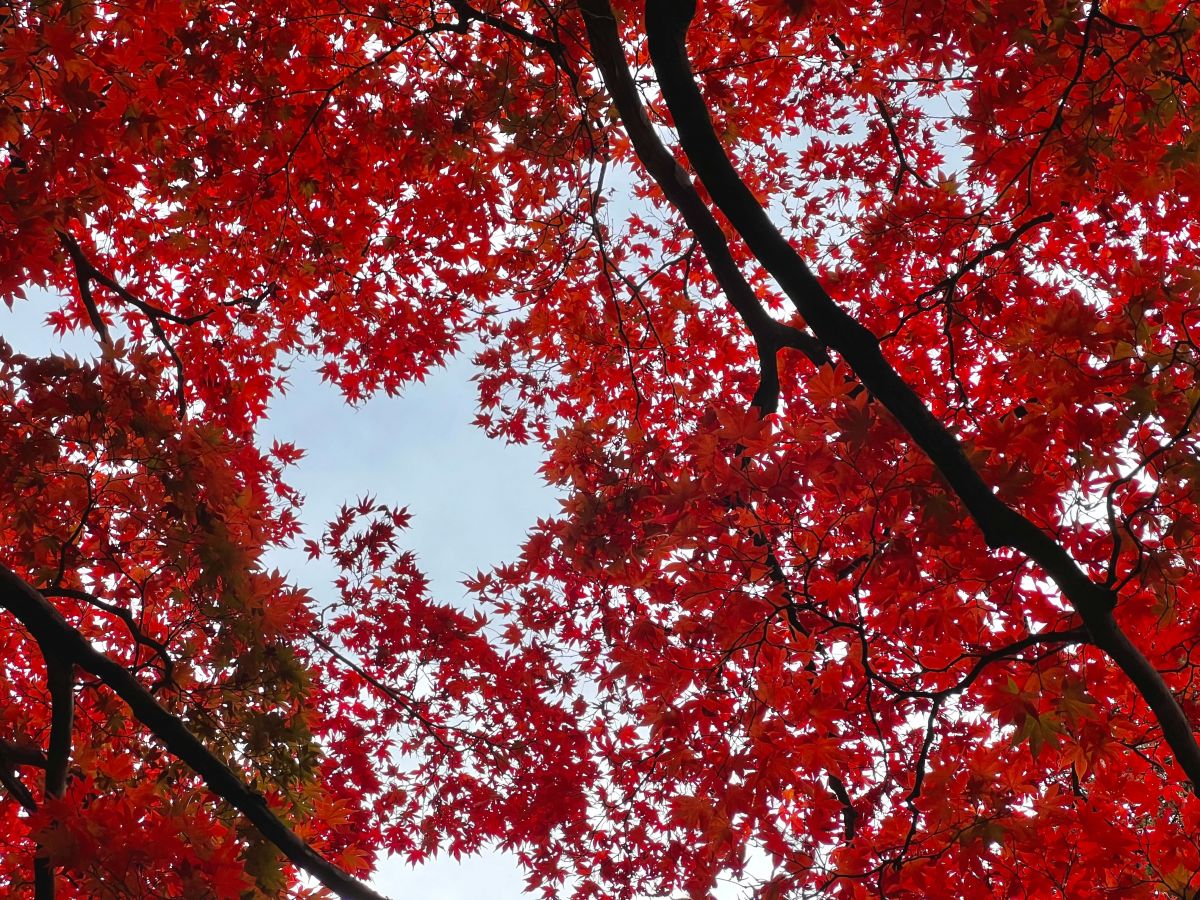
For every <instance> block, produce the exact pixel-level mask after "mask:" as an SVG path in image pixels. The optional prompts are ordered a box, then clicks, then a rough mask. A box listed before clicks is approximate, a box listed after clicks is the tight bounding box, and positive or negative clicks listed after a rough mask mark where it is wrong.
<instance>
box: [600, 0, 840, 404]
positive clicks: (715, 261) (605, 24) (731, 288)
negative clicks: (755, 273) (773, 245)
mask: <svg viewBox="0 0 1200 900" xmlns="http://www.w3.org/2000/svg"><path fill="white" fill-rule="evenodd" d="M579 8H580V9H581V10H582V12H583V19H584V22H585V24H586V25H587V33H588V43H589V44H590V46H591V48H592V55H593V57H594V58H595V62H596V67H597V68H598V69H599V70H600V74H601V76H602V77H603V78H604V86H605V88H606V89H607V90H608V93H609V95H610V96H611V97H612V99H613V103H614V104H615V105H616V107H617V112H618V114H619V115H620V117H621V121H622V123H624V125H625V131H626V132H627V133H628V135H629V140H630V142H631V143H632V144H633V149H634V152H635V153H637V156H638V159H640V160H641V162H642V165H644V166H645V167H646V171H647V172H649V173H650V176H651V177H652V178H653V179H654V180H655V182H657V184H658V186H659V188H660V189H661V190H662V192H663V195H664V196H665V197H666V198H667V200H668V201H670V202H671V204H672V205H673V206H674V207H675V208H676V209H677V210H678V211H679V214H680V215H681V216H682V217H683V220H684V222H685V223H686V224H687V226H688V227H689V228H690V229H691V230H692V232H693V233H694V234H695V235H696V240H697V241H698V242H699V244H700V247H701V249H703V250H704V255H705V256H706V257H707V258H708V264H709V267H710V268H711V269H712V273H713V276H714V277H715V278H716V279H717V283H718V284H719V285H720V286H721V290H722V291H724V293H725V297H726V298H727V299H728V300H729V302H730V304H731V305H732V306H733V308H734V309H735V310H737V313H738V315H739V316H741V319H742V321H743V322H744V323H745V325H746V327H747V328H748V329H749V331H750V334H751V336H752V337H753V338H754V341H755V344H756V345H757V348H758V354H759V360H760V365H761V369H762V371H761V381H760V385H759V389H758V392H757V393H756V394H755V395H754V404H755V406H757V407H758V408H759V409H760V410H762V411H764V412H767V411H773V410H774V409H775V407H776V405H777V403H778V397H779V377H778V369H777V366H776V363H775V354H776V353H777V352H778V350H779V349H780V348H781V347H794V348H796V349H798V350H801V351H802V352H803V353H805V354H806V355H807V356H808V357H809V359H811V360H812V361H813V362H814V363H816V364H817V365H821V364H823V363H825V362H827V361H828V357H827V355H826V353H825V348H824V347H822V346H821V343H820V341H818V340H816V339H815V338H813V337H812V336H811V335H809V334H805V333H804V332H803V331H800V330H799V329H795V328H789V327H788V326H786V325H783V324H782V323H780V322H778V321H776V320H775V319H773V318H771V316H770V315H768V313H767V311H766V309H764V308H763V306H762V304H761V303H760V302H759V300H758V296H757V295H756V294H755V293H754V289H753V288H752V287H751V286H750V284H749V282H747V281H746V278H745V276H744V275H743V274H742V271H741V269H740V268H739V267H738V265H737V263H736V262H735V261H734V259H733V255H732V254H731V253H730V251H729V243H728V241H726V240H725V234H724V232H723V231H722V230H721V226H720V225H719V224H718V223H717V220H716V219H715V218H714V217H713V214H712V212H710V211H709V209H708V206H706V205H705V203H704V201H703V200H702V199H701V198H700V195H699V194H698V193H697V192H696V188H695V186H694V185H693V184H692V182H691V179H690V178H689V177H688V175H687V173H686V172H684V171H683V169H682V168H681V167H680V165H679V164H678V163H677V162H676V161H675V157H674V156H673V155H672V154H671V151H670V150H668V149H667V148H666V147H665V146H664V145H663V142H662V141H661V140H659V137H658V135H657V134H656V133H655V131H654V127H653V126H652V125H651V124H650V120H649V118H648V117H647V116H646V110H645V109H644V108H643V106H642V101H641V98H640V97H639V95H638V90H637V85H636V84H635V83H634V80H633V74H632V73H631V72H630V71H629V65H628V63H626V61H625V51H624V48H623V47H622V46H621V38H620V35H619V33H618V32H617V22H616V18H615V17H614V15H613V11H612V7H611V6H609V3H608V0H581V2H580V4H579Z"/></svg>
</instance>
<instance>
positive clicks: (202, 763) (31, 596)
mask: <svg viewBox="0 0 1200 900" xmlns="http://www.w3.org/2000/svg"><path fill="white" fill-rule="evenodd" d="M0 607H3V608H4V609H6V610H8V611H9V612H10V613H12V614H13V615H14V616H15V617H16V618H17V619H18V620H19V621H20V622H21V623H22V624H23V625H24V626H25V627H26V628H27V629H28V630H29V632H30V634H32V635H33V638H34V640H36V641H37V643H38V645H39V646H40V647H41V648H42V652H43V653H44V654H46V655H47V657H51V656H53V657H54V658H55V659H56V660H58V661H59V662H61V663H63V664H65V665H77V666H79V667H80V668H81V669H83V670H84V671H86V672H88V673H90V674H92V675H94V676H95V677H97V678H99V679H100V681H102V682H103V683H104V684H105V685H107V686H108V687H109V688H110V689H112V690H113V691H115V692H116V694H117V695H118V696H119V697H120V698H121V699H122V700H124V701H125V702H126V703H127V704H128V705H129V708H130V710H131V711H132V712H133V714H134V716H135V717H136V718H137V720H138V721H139V722H141V723H142V724H143V725H145V726H146V727H147V728H148V729H149V730H150V731H151V733H153V734H154V736H155V737H157V738H158V739H159V740H160V741H162V743H163V744H164V745H165V746H166V748H167V750H169V751H170V752H171V753H172V754H174V755H175V756H176V757H178V758H179V759H181V760H182V761H183V762H185V763H187V765H189V766H191V768H192V769H193V770H194V771H195V772H196V773H197V774H198V775H200V776H201V777H202V778H203V779H204V781H205V782H206V783H207V784H208V786H209V788H210V789H211V790H212V792H213V793H215V794H216V795H217V796H218V797H220V798H221V799H223V800H224V801H225V802H227V803H229V804H230V805H231V806H233V807H234V808H235V809H237V810H238V811H240V812H241V813H242V814H243V815H244V816H245V817H246V818H247V819H249V820H250V822H251V823H252V824H253V825H254V826H255V828H257V829H258V831H259V833H261V834H262V836H263V837H264V838H266V839H267V840H268V841H270V842H271V843H272V844H274V845H275V846H276V847H277V848H279V850H280V851H281V852H282V853H283V854H284V855H285V856H286V857H287V858H288V859H289V860H291V861H292V862H293V863H294V864H295V865H296V866H297V867H299V868H300V869H303V870H304V871H305V872H307V873H308V874H309V875H311V876H312V877H313V878H315V879H317V881H319V882H320V883H321V884H323V885H324V886H325V887H327V888H329V889H330V890H331V891H333V892H334V893H336V894H338V895H339V896H342V897H348V898H352V900H360V898H361V900H382V898H381V897H380V895H379V894H377V893H376V892H375V891H373V890H371V889H370V888H369V887H367V886H366V885H364V884H362V883H361V882H359V881H357V880H356V879H354V878H353V877H352V876H350V875H349V874H348V873H346V872H344V871H342V869H340V868H339V867H338V866H336V865H334V864H333V863H332V862H330V861H329V860H327V859H325V857H323V856H321V854H320V853H318V852H317V851H316V850H314V849H313V848H312V847H310V846H309V845H308V843H307V842H306V841H304V839H303V838H301V837H300V836H299V835H297V834H296V833H295V832H294V831H292V830H291V829H290V828H288V826H287V825H285V824H284V823H283V822H282V821H281V820H280V819H279V817H278V816H276V815H275V813H274V812H272V811H271V809H270V808H269V807H268V806H267V802H266V799H265V798H264V797H263V796H262V795H261V794H260V793H258V792H257V791H255V790H254V789H252V788H251V787H249V786H248V785H247V784H246V783H245V782H244V781H242V779H241V778H240V777H239V776H238V775H236V774H235V773H234V772H233V770H231V769H230V768H229V767H228V766H227V765H225V763H223V762H222V761H221V760H220V759H218V758H217V757H216V756H214V755H213V753H212V752H211V751H210V750H209V749H208V748H207V747H205V746H204V744H203V743H202V742H201V741H200V739H199V738H197V737H196V736H195V735H194V734H193V733H192V732H191V731H190V730H189V729H188V727H187V725H186V724H185V723H184V722H183V720H181V719H180V718H179V717H178V716H176V715H174V714H173V713H171V712H169V711H167V710H166V709H165V708H163V707H162V706H161V705H159V703H158V701H157V700H155V699H154V696H153V695H152V694H151V693H150V692H149V691H148V690H147V689H146V688H145V687H143V686H142V684H141V682H139V681H138V680H137V679H136V678H135V677H134V676H133V675H132V674H130V672H129V671H128V670H127V669H126V668H125V667H124V666H122V665H120V664H118V663H116V662H114V661H113V660H111V659H109V658H108V657H107V656H105V655H104V654H103V653H101V652H100V651H98V650H96V649H95V648H94V647H93V646H92V645H91V644H90V643H89V642H88V641H87V640H86V639H85V638H84V637H83V635H81V634H80V633H79V632H78V631H76V630H75V629H74V628H73V627H72V626H71V624H70V623H69V622H68V621H67V620H66V619H64V618H63V616H62V614H61V613H59V611H58V610H57V609H55V608H54V607H53V606H52V605H51V604H50V603H49V602H48V601H47V600H46V598H45V597H43V596H42V595H41V594H39V593H38V592H37V591H35V590H34V589H33V588H32V587H30V586H29V585H28V584H26V583H25V582H24V581H23V580H22V579H21V578H19V577H18V576H17V575H16V574H14V573H13V572H12V571H11V570H9V569H8V568H7V567H5V566H3V565H0Z"/></svg>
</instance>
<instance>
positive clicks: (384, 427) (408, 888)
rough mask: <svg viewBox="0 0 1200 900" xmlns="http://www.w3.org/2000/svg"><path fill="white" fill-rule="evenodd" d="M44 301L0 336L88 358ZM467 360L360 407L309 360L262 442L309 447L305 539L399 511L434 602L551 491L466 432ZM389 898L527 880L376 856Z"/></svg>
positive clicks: (509, 451) (513, 540) (469, 411)
mask: <svg viewBox="0 0 1200 900" xmlns="http://www.w3.org/2000/svg"><path fill="white" fill-rule="evenodd" d="M52 303H53V298H51V297H49V296H47V295H45V294H41V293H38V292H34V291H31V292H30V299H29V300H28V301H25V302H18V303H17V304H16V306H15V307H14V309H13V310H11V311H10V310H8V309H7V308H6V307H5V306H4V305H3V304H0V336H2V337H3V338H4V339H5V340H6V341H8V342H9V343H10V344H12V345H13V347H14V348H15V349H17V350H18V351H20V352H23V353H27V354H30V355H44V354H48V353H64V352H65V353H70V354H72V355H75V356H90V355H93V354H94V353H95V350H96V344H95V341H94V340H93V339H92V338H91V337H90V336H89V335H85V334H75V335H67V336H66V337H65V339H58V338H56V337H55V336H54V335H53V333H52V332H51V331H50V329H48V328H46V327H45V326H44V325H43V321H44V317H45V314H46V312H47V311H49V309H50V308H51V304H52ZM471 374H472V367H471V364H470V360H469V353H465V354H461V355H460V356H459V357H457V358H456V359H454V360H452V361H451V363H450V365H449V366H448V367H447V368H445V369H442V370H439V371H437V372H435V373H434V374H433V375H431V376H430V377H429V379H428V380H427V381H426V382H425V383H423V384H414V385H412V386H410V387H409V389H408V390H407V391H406V392H405V394H404V396H402V397H376V398H374V399H372V400H370V401H368V402H366V403H364V404H362V405H361V406H359V407H358V408H352V407H349V406H347V405H346V404H345V402H344V401H343V400H342V398H341V395H340V394H339V393H338V392H337V390H335V389H334V388H332V387H330V386H329V385H327V384H324V383H322V382H321V379H320V377H319V376H318V375H316V374H315V373H314V372H313V366H312V364H311V362H301V363H300V364H298V365H297V366H296V367H295V368H294V369H293V370H292V372H291V373H290V381H291V385H290V388H289V392H288V393H287V394H286V395H285V396H283V397H280V398H277V399H276V400H275V401H274V402H273V403H272V404H271V408H270V415H269V418H268V421H267V422H266V423H265V425H264V426H263V427H262V428H261V429H260V435H261V440H262V441H263V442H264V443H265V445H267V446H269V445H270V443H271V441H272V440H275V439H278V440H282V441H291V442H293V443H295V444H296V445H297V446H298V447H302V448H304V449H305V450H306V455H305V457H304V459H302V460H301V461H300V463H299V465H298V466H296V467H294V468H292V469H291V470H289V481H290V483H291V484H292V485H294V486H295V487H296V488H297V489H299V490H300V492H301V493H302V494H304V495H305V497H306V502H305V506H304V509H303V521H304V522H305V524H306V526H308V530H309V531H310V533H311V534H312V535H314V536H315V535H317V534H319V533H320V529H321V526H322V525H323V523H325V522H326V521H328V520H329V519H330V518H332V517H333V516H334V515H335V514H336V512H337V510H338V508H339V507H340V506H341V504H342V503H345V502H348V501H353V500H355V499H356V498H357V497H360V496H362V495H364V494H371V495H373V496H375V497H376V498H377V499H378V500H379V501H381V502H385V503H389V504H399V505H403V506H407V507H408V508H409V511H410V512H411V513H412V516H413V520H412V526H411V528H410V530H409V531H408V532H407V534H406V536H405V537H406V544H407V546H408V547H409V548H410V549H412V550H414V551H415V552H416V554H417V556H418V559H419V561H420V564H421V567H422V569H423V570H424V571H425V573H426V575H427V576H428V577H429V579H430V586H431V590H432V592H433V593H434V595H435V596H437V597H439V598H442V599H445V600H450V601H455V602H457V601H462V600H463V597H464V591H463V589H462V586H461V584H460V582H461V580H462V579H463V578H464V577H465V576H468V575H473V574H474V573H475V572H476V571H478V570H480V569H484V568H487V567H488V566H490V565H493V564H495V563H499V562H503V561H505V560H508V559H511V558H513V557H515V556H516V553H517V550H518V548H519V546H520V544H521V541H522V539H523V537H524V535H525V532H526V530H527V529H528V528H529V527H530V526H531V525H533V523H534V522H535V521H536V519H537V518H538V517H540V516H548V515H551V514H553V513H555V512H556V511H557V509H558V504H557V503H556V501H555V498H554V495H553V493H552V492H551V491H550V490H549V488H548V487H547V486H546V485H545V484H544V482H542V480H541V478H540V477H539V476H538V474H537V470H538V466H539V465H540V463H541V454H540V451H539V449H538V448H535V447H528V446H527V447H518V446H507V445H504V444H502V443H500V442H498V441H493V440H489V439H488V438H487V437H485V435H484V434H483V432H482V431H480V430H479V429H477V428H475V427H473V426H472V425H471V421H472V419H474V417H475V413H476V411H475V392H474V386H473V385H472V383H471V382H470V377H471ZM269 562H270V564H271V565H274V566H277V567H279V568H280V569H282V570H284V571H288V572H290V573H291V575H292V577H293V580H295V581H296V582H297V583H299V584H301V585H303V586H305V587H308V588H309V589H310V590H312V591H313V593H314V595H315V596H317V597H319V596H320V593H321V591H322V589H323V588H324V587H325V586H326V585H328V584H329V581H330V578H331V572H330V571H329V570H328V569H325V568H323V567H321V566H320V565H316V564H314V563H312V562H310V561H309V560H308V559H307V557H306V555H305V554H304V553H303V552H301V551H299V550H298V549H293V550H284V551H280V552H278V553H276V554H274V555H273V556H272V558H271V559H270V561H269ZM374 883H375V885H376V887H377V888H378V889H380V890H381V891H383V892H384V893H385V894H387V895H388V896H390V897H394V898H399V897H420V898H422V900H467V898H470V900H475V898H478V897H487V898H488V900H515V898H518V897H520V896H521V895H522V889H523V887H524V879H523V877H522V876H521V874H520V872H519V870H518V869H517V868H516V866H515V865H514V864H513V863H512V861H511V860H510V859H509V858H508V857H506V856H503V855H501V854H498V853H493V854H486V855H484V856H481V857H476V858H470V859H466V860H464V861H462V862H461V863H458V862H455V861H454V860H452V859H435V860H433V861H432V862H430V863H427V864H425V865H422V866H420V867H418V868H415V869H414V868H412V867H409V866H407V865H405V864H403V863H400V862H398V861H395V862H392V861H385V862H384V863H383V864H382V865H381V867H380V869H379V871H378V873H377V875H376V877H375V879H374Z"/></svg>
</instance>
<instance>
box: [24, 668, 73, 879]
mask: <svg viewBox="0 0 1200 900" xmlns="http://www.w3.org/2000/svg"><path fill="white" fill-rule="evenodd" d="M42 654H43V656H44V657H45V660H46V686H47V687H48V688H49V691H50V743H49V746H48V747H47V749H46V787H45V790H46V797H47V799H50V798H58V797H62V796H63V795H64V794H65V793H66V791H67V770H68V769H69V768H70V765H71V732H72V731H73V730H74V725H75V673H74V672H73V669H74V668H75V666H74V665H73V664H72V663H70V662H68V661H64V660H62V659H60V658H59V657H58V656H57V655H53V654H51V653H50V652H48V651H47V649H46V648H44V647H43V648H42ZM56 891H57V886H56V883H55V880H54V863H53V862H52V861H51V859H50V856H49V855H48V854H47V853H46V851H45V850H44V849H43V848H42V847H41V846H39V847H38V850H37V853H36V854H35V855H34V858H33V896H34V900H54V896H55V893H56Z"/></svg>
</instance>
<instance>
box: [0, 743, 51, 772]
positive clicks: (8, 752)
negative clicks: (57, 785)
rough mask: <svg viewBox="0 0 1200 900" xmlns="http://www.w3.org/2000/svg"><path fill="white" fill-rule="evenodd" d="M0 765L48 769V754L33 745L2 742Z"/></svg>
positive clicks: (0, 746)
mask: <svg viewBox="0 0 1200 900" xmlns="http://www.w3.org/2000/svg"><path fill="white" fill-rule="evenodd" d="M0 765H9V766H33V768H35V769H44V768H46V754H45V753H43V752H42V751H41V750H40V749H38V748H37V747H35V746H33V745H32V744H14V743H12V742H11V741H0Z"/></svg>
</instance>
